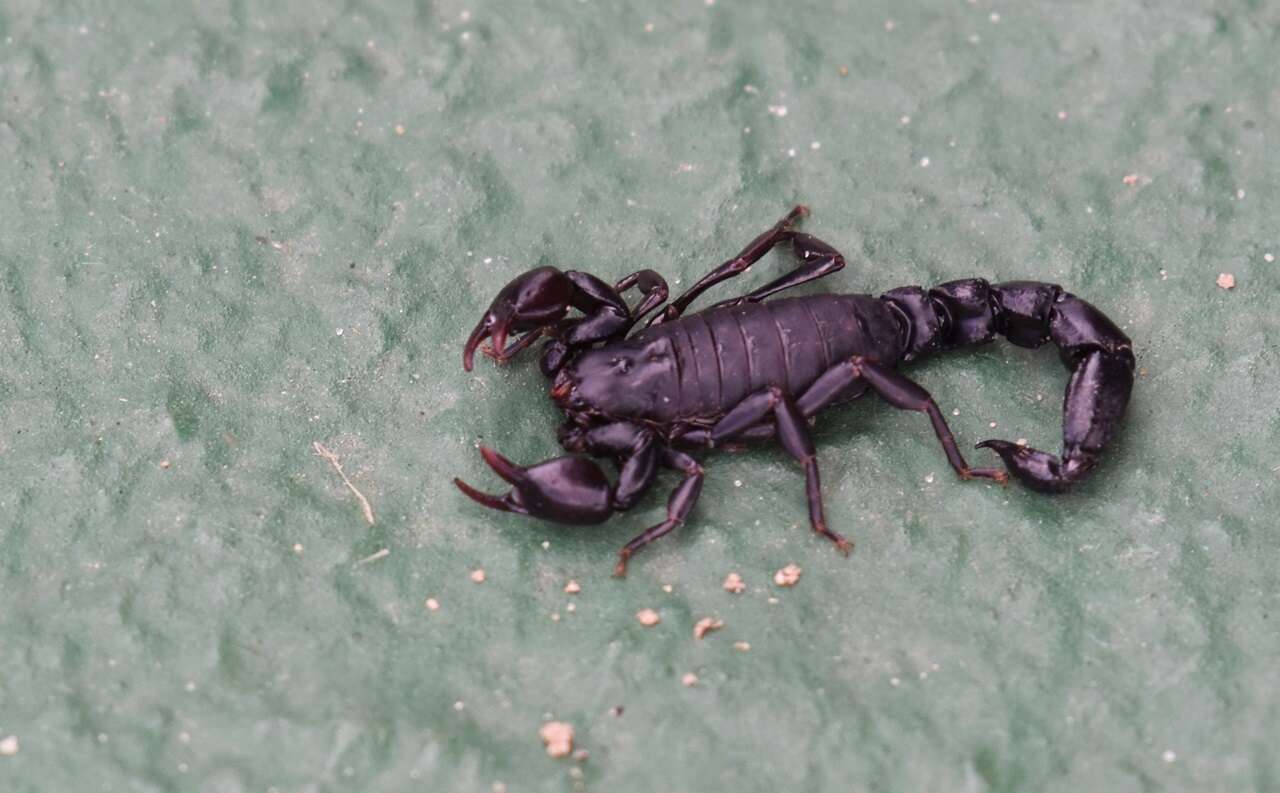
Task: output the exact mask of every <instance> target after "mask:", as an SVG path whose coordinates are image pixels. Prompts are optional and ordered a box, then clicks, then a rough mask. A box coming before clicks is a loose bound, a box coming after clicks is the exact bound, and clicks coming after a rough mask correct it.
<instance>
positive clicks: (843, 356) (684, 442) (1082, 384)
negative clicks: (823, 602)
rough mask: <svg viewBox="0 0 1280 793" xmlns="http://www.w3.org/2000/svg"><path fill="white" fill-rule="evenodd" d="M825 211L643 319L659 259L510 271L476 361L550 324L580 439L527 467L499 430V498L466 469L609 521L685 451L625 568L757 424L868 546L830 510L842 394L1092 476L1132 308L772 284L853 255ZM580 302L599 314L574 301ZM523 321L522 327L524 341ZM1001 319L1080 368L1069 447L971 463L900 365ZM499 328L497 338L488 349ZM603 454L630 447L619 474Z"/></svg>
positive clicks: (535, 503) (978, 289)
mask: <svg viewBox="0 0 1280 793" xmlns="http://www.w3.org/2000/svg"><path fill="white" fill-rule="evenodd" d="M807 214H808V209H807V208H806V207H804V206H797V207H795V208H794V209H792V210H791V212H790V213H788V214H787V215H786V217H784V218H783V219H782V220H780V221H779V222H778V223H776V224H775V225H774V226H773V227H772V228H770V229H769V230H768V231H765V232H764V233H763V234H760V235H759V236H758V237H756V238H755V239H754V240H752V241H751V243H750V244H748V245H747V246H746V247H745V248H744V249H743V250H742V251H741V252H740V253H739V254H738V255H737V256H734V257H733V258H732V259H729V260H728V261H726V262H724V263H723V264H721V265H719V266H718V267H716V268H715V269H714V270H712V271H711V272H710V273H708V274H707V275H705V276H704V277H702V278H701V279H699V280H698V281H697V282H696V283H695V284H694V285H693V286H692V287H690V288H689V289H688V291H686V292H685V293H684V294H682V295H680V296H679V297H677V298H676V299H675V300H674V301H673V302H671V303H669V304H667V305H666V307H665V308H663V309H662V310H661V311H659V312H658V313H656V314H653V316H652V317H650V319H649V320H648V322H647V323H645V326H644V327H643V329H641V330H639V331H638V332H636V333H634V334H632V333H631V331H632V329H633V328H634V327H635V326H636V325H637V324H638V323H640V322H641V321H642V320H643V319H644V318H645V317H646V316H648V315H649V314H650V313H652V312H654V311H655V310H656V309H658V308H659V307H660V306H662V305H663V304H664V303H666V301H667V297H668V287H667V283H666V281H665V280H664V279H663V278H662V276H661V275H659V274H658V273H656V272H654V271H652V270H639V271H637V272H635V273H632V274H630V275H628V276H626V277H625V278H623V279H622V280H621V281H618V282H617V283H616V284H615V285H613V286H610V285H609V284H607V283H606V282H604V281H602V280H601V279H599V278H597V277H596V276H594V275H591V274H589V273H585V272H578V271H573V270H568V271H563V272H562V271H560V270H558V269H556V268H554V267H549V266H544V267H538V268H536V269H533V270H530V271H528V272H526V273H524V274H523V275H521V276H519V277H517V278H516V279H515V280H513V281H512V282H511V283H509V284H508V285H507V286H506V287H504V288H503V289H502V290H501V291H500V292H499V293H498V295H497V297H496V298H495V299H494V300H493V302H492V304H491V305H490V306H489V309H488V311H486V312H485V314H484V316H483V317H482V318H481V320H480V322H479V323H478V324H477V325H476V326H475V329H474V330H473V331H472V332H471V335H470V337H469V338H468V339H467V342H466V346H465V347H464V350H463V356H462V362H463V367H464V368H465V369H466V370H467V371H471V368H472V364H473V359H474V354H475V352H476V350H477V348H479V349H480V350H481V352H483V353H484V354H486V355H488V356H489V357H491V358H492V359H493V360H494V361H495V362H497V363H504V362H506V361H507V360H509V359H510V358H512V357H513V356H514V355H516V354H517V353H519V352H520V351H521V350H524V349H525V348H527V347H529V346H530V345H531V344H533V343H534V342H535V341H537V340H538V339H540V338H543V337H547V338H548V341H547V342H546V343H545V344H544V346H543V351H542V356H541V369H542V372H543V374H544V375H546V376H547V377H548V378H551V389H550V390H551V399H552V400H553V401H554V402H555V404H556V405H557V406H558V407H559V408H560V409H561V410H562V411H563V412H564V413H565V415H566V417H567V420H566V421H565V422H564V423H563V424H562V425H561V427H560V428H559V431H558V437H559V442H560V445H561V446H562V447H563V448H564V449H565V450H566V451H568V452H571V454H570V455H568V456H563V457H556V458H553V459H550V460H546V461H544V462H541V463H538V464H536V465H531V466H528V467H525V466H520V465H517V464H515V463H513V462H512V461H510V460H508V459H507V458H506V457H503V456H502V455H501V454H499V453H498V452H496V451H494V450H493V449H491V448H489V447H487V446H484V445H481V446H480V447H479V451H480V454H481V456H482V457H483V458H484V461H485V462H486V463H487V464H488V465H489V467H490V468H492V469H493V471H494V472H495V473H496V474H497V475H498V476H500V477H501V478H502V479H504V480H506V481H507V482H508V483H509V484H510V485H511V489H510V491H509V492H508V493H507V494H506V495H502V496H498V495H491V494H489V493H485V492H481V491H479V490H477V489H475V488H473V487H472V486H471V485H468V484H467V483H466V482H464V481H462V480H461V479H454V480H453V481H454V484H455V485H457V487H458V488H459V489H460V490H461V491H462V492H463V493H465V494H466V495H467V496H469V497H470V498H472V499H473V500H475V501H477V502H478V503H480V504H482V505H484V506H486V507H490V508H492V509H497V510H503V511H506V512H514V513H519V514H522V515H528V516H532V517H536V518H542V519H545V520H550V521H554V522H557V523H563V524H576V525H592V524H598V523H601V522H603V521H604V520H606V519H607V518H608V517H609V516H610V515H612V514H613V513H614V512H621V511H625V510H627V509H630V508H631V507H632V506H634V505H635V504H636V502H637V501H638V500H639V498H640V497H641V495H643V494H644V492H645V491H646V490H647V489H648V488H649V487H650V486H652V485H653V483H654V481H655V479H656V478H657V474H658V470H659V468H660V467H664V468H668V469H674V470H675V471H677V472H679V473H680V474H682V475H683V479H682V480H681V481H680V483H679V484H678V485H677V486H676V488H675V490H674V491H672V493H671V495H670V497H669V499H668V501H667V516H666V518H665V519H664V520H663V521H661V522H660V523H658V524H656V525H654V526H652V527H650V528H648V529H646V530H645V531H644V532H642V533H641V534H639V535H638V536H636V537H635V538H634V539H632V540H631V541H630V542H628V543H627V544H626V545H625V546H623V548H622V550H621V551H620V552H619V559H618V563H617V567H616V568H615V570H614V573H615V575H617V576H622V575H625V573H626V568H627V561H628V559H630V557H631V556H632V554H634V553H635V552H636V551H638V550H640V549H641V548H643V547H644V546H645V545H647V544H649V543H650V542H652V541H654V540H656V539H658V538H659V537H662V536H663V535H665V534H668V533H669V532H671V531H672V530H673V529H675V528H676V527H677V526H679V525H681V524H682V523H684V521H685V520H686V519H687V518H688V517H689V513H690V511H691V510H692V509H693V507H694V504H695V503H696V502H697V500H698V494H699V492H700V491H701V489H702V480H703V467H702V465H701V464H700V463H699V462H698V461H697V459H695V458H694V457H693V456H692V455H691V454H690V452H695V451H696V450H698V449H710V448H714V447H720V448H731V449H738V448H741V447H742V445H743V444H746V443H749V442H754V441H765V440H775V439H776V440H777V441H778V442H779V443H781V445H782V448H783V449H784V450H785V451H786V452H787V454H789V455H790V456H791V457H793V458H794V459H795V461H796V462H797V463H799V464H800V466H801V467H802V468H803V469H804V475H805V492H806V496H807V500H808V507H809V522H810V525H811V526H812V527H813V530H814V532H816V533H817V534H819V535H821V536H822V537H824V538H826V539H827V540H830V541H831V542H833V543H835V545H836V547H837V548H838V549H839V550H840V551H841V552H843V553H845V554H848V552H849V551H850V550H851V548H852V543H850V542H849V541H848V540H846V539H845V538H844V537H842V536H841V535H840V534H838V533H836V532H835V531H833V530H831V529H830V528H829V527H828V525H827V519H826V516H825V513H824V510H823V503H822V486H821V480H820V477H819V473H818V461H817V456H816V452H815V449H814V444H813V440H812V437H811V435H810V424H811V423H812V422H813V420H814V417H815V416H816V415H817V414H818V412H819V411H821V410H822V409H823V408H826V407H830V406H832V405H837V404H840V403H843V402H847V401H849V400H851V399H854V398H856V397H859V396H862V395H863V394H864V393H866V392H867V391H873V392H875V393H876V394H877V395H878V396H879V397H880V398H881V399H883V400H884V401H885V402H887V403H889V404H890V405H892V406H893V407H895V408H899V409H902V410H908V411H915V412H918V413H923V414H925V415H926V416H928V417H929V421H930V423H931V424H932V426H933V431H934V434H936V435H937V438H938V441H939V442H940V443H941V444H942V449H943V452H944V453H945V454H946V457H947V461H948V463H950V465H951V467H952V469H954V470H955V472H956V474H958V475H959V477H960V478H961V479H963V480H989V481H994V482H997V483H1000V484H1002V485H1003V484H1007V482H1008V480H1009V475H1010V474H1012V475H1013V476H1014V477H1016V478H1017V479H1018V480H1019V481H1020V482H1021V483H1022V484H1023V485H1025V486H1027V487H1029V488H1031V489H1033V490H1038V491H1042V492H1048V493H1061V492H1064V491H1066V490H1068V489H1070V488H1071V487H1072V486H1073V485H1075V484H1076V483H1078V482H1080V481H1082V480H1084V479H1085V478H1086V477H1087V476H1088V475H1089V474H1090V472H1091V471H1092V470H1093V469H1094V467H1095V465H1096V464H1097V462H1098V459H1099V456H1100V455H1101V453H1102V450H1103V447H1105V446H1106V445H1107V443H1108V442H1109V441H1110V440H1111V439H1112V437H1113V436H1114V435H1115V433H1116V430H1117V428H1118V426H1119V424H1120V420H1121V418H1122V416H1123V414H1124V411H1125V407H1126V406H1127V404H1128V402H1129V396H1130V393H1131V391H1132V389H1133V381H1134V378H1133V373H1134V366H1135V359H1134V355H1133V347H1132V343H1131V342H1130V341H1129V338H1128V337H1127V336H1125V334H1124V333H1123V332H1121V331H1120V329H1119V328H1118V327H1117V326H1116V324H1115V323H1114V322H1113V321H1112V320H1110V319H1109V318H1107V316H1106V315H1104V314H1103V313H1102V312H1101V311H1099V310H1098V309H1096V308H1094V307H1093V306H1092V305H1090V304H1089V303H1087V302H1085V301H1084V300H1081V299H1080V298H1078V297H1076V296H1075V295H1073V294H1071V293H1069V292H1066V291H1064V290H1063V289H1062V287H1060V286H1058V285H1056V284H1050V283H1043V282H1038V281H1011V282H1006V283H999V284H991V283H988V282H987V281H985V280H983V279H981V278H968V279H964V280H958V281H950V282H948V283H944V284H941V285H939V286H935V287H933V288H931V289H925V288H922V287H919V286H904V287H899V288H897V289H893V290H890V291H888V292H885V293H884V294H882V295H880V296H878V297H876V296H872V295H861V294H813V295H804V296H800V297H785V298H779V299H776V300H768V301H766V298H769V297H772V296H773V295H776V294H778V293H780V292H782V291H784V290H787V289H791V288H792V287H795V286H799V285H800V284H804V283H807V282H809V281H813V280H815V279H818V278H822V277H824V276H828V275H831V274H832V273H835V272H837V271H839V270H840V269H842V268H843V267H844V265H845V260H844V257H843V256H842V255H841V254H840V253H839V252H838V251H837V250H836V249H835V248H833V247H832V246H830V245H828V244H827V243H825V242H822V241H821V240H819V239H817V238H816V237H813V236H810V235H808V234H804V233H801V232H800V231H798V230H796V228H795V227H796V225H797V223H798V221H799V220H800V219H801V218H802V217H804V216H805V215H807ZM787 242H789V243H790V246H791V249H792V251H793V253H794V254H795V258H796V266H795V268H794V269H793V270H791V271H790V272H787V273H785V274H784V275H782V276H781V277H779V278H777V279H775V280H773V281H770V282H769V283H767V284H765V285H764V286H761V287H760V288H758V289H756V290H754V291H752V292H749V293H747V294H746V295H743V296H741V297H735V298H731V299H729V300H724V301H722V302H719V303H716V304H714V305H712V306H711V307H710V308H706V309H703V310H701V311H697V312H695V313H686V310H687V309H688V308H689V305H690V304H691V303H693V302H694V300H696V299H697V298H698V297H699V296H700V295H701V294H702V293H703V292H705V291H707V290H708V289H710V288H712V287H713V286H715V285H717V284H719V283H721V282H724V281H727V280H729V279H731V278H733V277H735V276H738V275H740V274H742V273H743V272H745V271H746V270H747V269H748V268H749V267H751V265H752V264H754V263H755V262H757V261H759V260H760V259H761V258H762V257H763V256H764V255H765V254H767V253H768V252H769V251H770V250H771V249H773V248H774V247H775V246H778V245H780V244H782V243H787ZM632 288H635V289H636V290H637V291H638V292H639V299H638V302H637V304H636V306H635V308H630V307H628V305H627V302H626V301H625V300H624V298H623V295H624V294H625V293H626V292H627V291H628V290H630V289H632ZM570 308H573V309H576V310H577V311H578V312H580V313H581V316H576V315H575V316H572V317H571V316H570V315H569V309H570ZM509 334H521V335H519V337H518V338H515V339H514V340H513V341H511V343H510V344H508V343H507V342H508V336H509ZM997 334H999V335H1001V336H1004V337H1005V338H1006V339H1008V340H1009V341H1010V342H1012V343H1014V344H1016V345H1019V346H1021V347H1029V348H1035V347H1039V346H1041V345H1042V344H1044V343H1045V342H1047V341H1052V342H1053V343H1054V345H1055V346H1056V347H1057V348H1058V351H1059V354H1060V357H1061V360H1062V363H1063V364H1064V365H1065V366H1066V368H1067V369H1068V370H1069V371H1070V378H1069V380H1068V383H1067V387H1066V395H1065V398H1064V402H1063V444H1062V451H1061V453H1060V454H1059V455H1056V456H1055V455H1053V454H1049V453H1047V452H1043V451H1039V450H1036V449H1033V448H1029V447H1028V446H1026V445H1025V442H1019V443H1011V442H1009V441H1005V440H986V441H982V442H981V443H979V444H977V447H976V448H986V449H990V450H991V451H993V452H994V453H995V454H996V455H998V456H999V457H1000V459H1001V460H1002V461H1003V463H1004V470H1001V469H998V468H973V467H970V465H969V463H968V462H966V461H965V458H964V456H963V455H962V454H961V453H960V449H959V447H958V446H957V445H956V440H955V437H954V436H953V435H952V433H951V429H950V428H949V427H948V426H947V422H946V419H945V418H944V417H943V414H942V411H941V410H940V409H939V408H938V405H937V403H936V402H935V401H934V400H933V397H931V396H930V395H929V392H927V391H926V390H925V389H924V388H922V387H921V386H920V385H919V384H917V383H916V382H914V381H913V380H911V379H910V378H908V377H907V376H906V375H904V374H902V373H901V372H899V371H897V369H896V368H895V367H896V366H897V365H898V364H899V363H909V362H912V361H916V360H919V359H921V358H923V357H924V356H926V355H930V354H932V353H935V352H941V351H943V350H951V349H956V348H960V347H972V346H976V345H980V344H986V343H988V342H990V341H992V340H993V339H994V337H995V336H996V335H997ZM485 339H488V340H489V344H488V345H487V346H484V347H480V345H481V342H483V341H484V340H485ZM584 454H585V455H589V457H588V456H583V455H584ZM591 457H594V458H602V459H609V460H611V461H612V462H613V463H614V465H615V466H616V468H617V476H616V479H617V481H616V483H611V482H610V481H609V478H608V477H607V476H606V475H605V473H604V472H603V471H602V470H601V468H600V466H599V465H597V464H596V463H595V462H594V461H593V460H592V459H590V458H591Z"/></svg>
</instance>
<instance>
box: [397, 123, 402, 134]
mask: <svg viewBox="0 0 1280 793" xmlns="http://www.w3.org/2000/svg"><path fill="white" fill-rule="evenodd" d="M396 134H397V135H403V134H404V124H396Z"/></svg>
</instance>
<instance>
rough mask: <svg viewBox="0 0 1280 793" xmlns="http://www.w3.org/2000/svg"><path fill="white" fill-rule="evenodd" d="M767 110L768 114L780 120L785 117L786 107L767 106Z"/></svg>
mask: <svg viewBox="0 0 1280 793" xmlns="http://www.w3.org/2000/svg"><path fill="white" fill-rule="evenodd" d="M768 109H769V113H771V114H772V115H775V116H777V117H778V118H782V117H784V116H786V115H787V106H786V105H769V108H768Z"/></svg>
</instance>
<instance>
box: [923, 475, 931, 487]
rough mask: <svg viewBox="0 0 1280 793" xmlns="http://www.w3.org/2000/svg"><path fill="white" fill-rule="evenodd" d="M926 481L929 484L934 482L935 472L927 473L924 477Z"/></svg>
mask: <svg viewBox="0 0 1280 793" xmlns="http://www.w3.org/2000/svg"><path fill="white" fill-rule="evenodd" d="M924 482H925V484H927V485H931V484H933V474H926V475H925V477H924Z"/></svg>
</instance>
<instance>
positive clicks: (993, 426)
mask: <svg viewBox="0 0 1280 793" xmlns="http://www.w3.org/2000/svg"><path fill="white" fill-rule="evenodd" d="M987 426H988V427H990V428H991V429H995V428H996V423H995V422H994V421H993V422H991V423H990V424H988V425H987Z"/></svg>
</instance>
